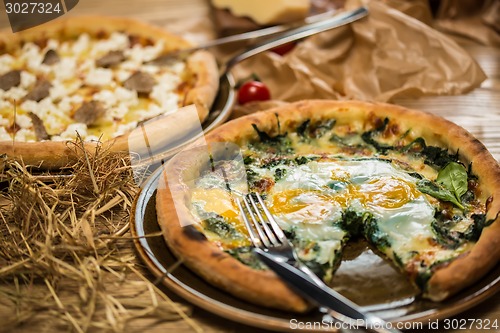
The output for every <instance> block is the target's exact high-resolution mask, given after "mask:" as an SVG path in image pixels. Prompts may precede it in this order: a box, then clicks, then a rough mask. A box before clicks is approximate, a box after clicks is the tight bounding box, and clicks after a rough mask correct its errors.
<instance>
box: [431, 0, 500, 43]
mask: <svg viewBox="0 0 500 333" xmlns="http://www.w3.org/2000/svg"><path fill="white" fill-rule="evenodd" d="M434 25H435V27H436V28H437V29H439V30H442V31H445V32H447V33H450V34H456V35H459V36H461V37H466V38H469V39H472V40H474V41H476V42H479V43H481V44H484V45H490V46H497V47H499V46H500V1H498V0H442V1H441V4H440V7H439V10H438V12H437V15H436V21H435V24H434Z"/></svg>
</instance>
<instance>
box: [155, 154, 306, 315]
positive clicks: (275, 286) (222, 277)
mask: <svg viewBox="0 0 500 333" xmlns="http://www.w3.org/2000/svg"><path fill="white" fill-rule="evenodd" d="M201 155H203V152H201V153H200V154H196V152H195V151H192V154H191V155H190V156H187V157H186V158H183V159H182V160H179V159H177V160H174V161H172V163H171V165H169V172H168V174H169V175H170V177H171V178H170V182H169V183H168V184H169V186H167V185H166V183H165V177H166V172H165V171H164V173H163V177H162V179H161V180H160V185H159V187H158V192H157V195H156V209H157V216H158V223H159V225H160V227H161V229H162V231H163V236H164V238H165V240H166V242H167V244H168V246H169V248H170V249H171V250H172V252H174V254H175V255H176V256H177V257H178V258H181V259H182V261H183V262H184V263H185V264H186V265H187V266H188V267H189V268H191V269H192V270H193V271H194V272H196V273H197V274H199V275H200V276H202V277H203V278H204V279H205V280H207V281H208V282H210V283H211V284H213V285H215V286H217V287H219V288H221V289H223V290H225V291H228V292H230V293H231V294H233V295H235V296H237V297H239V298H241V299H244V300H247V301H249V302H252V303H254V304H259V305H263V306H266V307H271V308H277V309H282V310H287V311H293V312H304V311H306V310H307V309H309V308H310V305H309V304H308V303H306V302H305V301H304V300H303V299H302V298H301V297H299V296H297V295H296V294H295V293H294V292H292V291H291V290H290V289H289V288H288V287H287V286H286V285H285V283H284V282H282V281H281V279H279V278H278V277H277V276H276V275H275V274H274V273H273V272H271V271H268V270H254V269H252V268H250V267H249V266H246V265H244V264H242V263H241V262H239V261H238V260H236V259H234V258H233V257H231V256H230V255H229V254H227V253H226V252H224V251H222V250H221V249H220V248H219V247H218V246H216V245H215V244H213V243H211V242H209V241H208V240H207V239H206V238H205V236H204V235H203V234H202V233H201V232H199V231H198V230H197V229H196V227H195V226H194V225H187V226H182V225H181V222H180V220H179V216H187V218H188V219H190V220H191V221H194V220H193V219H194V217H192V215H191V213H190V212H189V211H188V209H187V208H186V207H185V205H180V206H181V207H179V205H177V206H174V202H173V199H172V194H171V191H170V189H173V188H176V186H181V187H182V186H183V185H182V180H180V179H176V180H173V178H172V177H173V176H175V177H176V178H177V177H178V176H181V175H182V176H181V177H187V178H188V179H191V178H190V177H193V176H196V174H195V173H196V170H195V169H196V168H194V169H193V168H192V166H193V165H198V166H199V163H200V162H199V160H198V161H197V159H198V158H199V157H200V156H201ZM172 170H174V171H173V172H172ZM181 170H182V171H181ZM184 196H185V198H184V200H183V202H184V203H187V201H188V200H189V198H188V194H186V193H185V194H184ZM176 209H177V210H176ZM263 281H264V282H265V283H262V282H263Z"/></svg>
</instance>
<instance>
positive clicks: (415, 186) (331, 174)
mask: <svg viewBox="0 0 500 333" xmlns="http://www.w3.org/2000/svg"><path fill="white" fill-rule="evenodd" d="M206 140H207V143H208V145H209V146H212V147H215V146H216V145H217V143H221V144H222V143H231V144H235V145H236V146H238V147H239V149H240V151H241V158H239V159H238V158H234V156H233V157H224V156H223V155H221V156H222V157H221V158H219V157H217V158H215V155H214V154H213V153H205V154H204V153H203V152H202V150H203V148H197V150H198V151H199V152H192V151H190V152H187V154H184V155H183V156H182V158H174V159H172V160H171V161H170V163H169V164H168V165H167V168H166V169H165V170H166V171H165V172H164V174H165V176H166V177H167V178H168V183H167V182H165V180H164V183H163V186H160V188H159V190H158V193H157V202H156V205H157V211H158V221H159V224H160V226H161V227H162V230H163V234H164V237H165V239H166V242H167V244H168V246H169V247H170V248H171V249H172V251H173V252H174V253H175V254H176V255H177V256H179V257H181V258H182V260H183V262H184V263H185V264H186V265H187V266H188V267H190V268H191V269H192V270H193V271H195V272H196V273H198V274H199V275H201V276H202V277H204V278H205V279H206V280H207V281H209V282H211V283H212V284H214V285H216V286H218V287H220V288H222V289H224V290H226V291H228V292H230V293H232V294H233V295H236V296H238V297H241V298H243V299H246V300H248V301H250V302H253V303H256V304H260V305H264V306H269V307H273V308H279V309H283V310H289V311H298V312H301V311H305V310H307V309H308V304H307V302H306V301H304V300H303V299H302V298H300V297H299V296H297V295H296V294H295V293H294V292H293V291H291V290H289V289H288V288H287V286H286V284H285V283H284V282H282V281H281V280H280V279H279V278H278V277H277V276H276V275H275V274H274V273H273V272H271V271H270V270H268V269H266V267H265V266H264V265H262V264H261V263H260V262H259V261H258V260H257V259H256V258H255V257H254V255H253V254H252V252H251V242H250V240H249V237H248V234H247V231H246V230H245V228H244V226H243V222H242V220H241V218H240V215H239V212H238V209H237V205H236V199H237V198H238V197H241V195H243V194H244V193H247V192H259V193H261V194H262V195H263V196H264V198H265V201H266V202H267V206H268V207H269V209H270V211H271V212H272V213H273V214H274V216H275V219H276V220H277V222H278V223H279V224H280V226H281V227H282V229H283V230H284V231H285V233H286V235H287V237H289V239H290V241H291V242H292V243H293V244H294V246H295V248H296V251H297V254H298V256H299V257H300V258H301V259H302V261H303V262H304V263H305V264H306V265H308V266H309V267H310V268H311V269H312V270H313V271H314V272H315V273H316V274H318V276H320V277H321V278H322V279H323V280H324V281H325V282H326V283H327V284H328V282H329V281H330V280H331V279H332V276H334V274H335V270H336V268H337V266H338V264H339V261H340V259H341V257H342V251H343V249H344V246H345V245H346V244H347V243H348V242H349V241H350V240H352V239H355V238H357V237H363V238H365V239H366V240H367V241H368V243H369V244H370V245H371V246H372V247H373V249H374V251H376V253H378V254H379V255H380V256H382V257H383V258H386V260H388V261H390V262H391V263H392V264H394V266H395V267H397V269H398V270H399V271H400V272H401V274H403V275H404V276H406V278H407V279H408V280H409V281H410V282H411V283H412V284H413V285H414V286H415V287H416V288H418V289H419V290H420V292H421V295H422V297H424V298H428V299H430V300H433V301H442V300H444V299H446V298H448V297H450V296H451V295H453V294H456V293H457V292H459V291H460V290H462V289H464V288H466V287H467V286H469V285H471V284H473V283H474V282H475V281H477V280H478V279H480V278H481V277H482V276H484V275H485V274H486V273H487V272H488V271H489V270H490V269H492V267H494V266H495V265H497V263H498V262H499V259H500V221H499V218H498V215H499V211H500V167H499V165H498V163H497V161H496V160H495V159H494V158H493V157H492V156H491V155H490V153H489V152H488V151H487V150H486V148H485V147H484V146H483V145H482V144H481V143H480V142H479V141H478V140H477V139H475V138H474V137H473V136H472V135H471V134H469V133H468V132H467V131H465V130H464V129H463V128H461V127H459V126H457V125H455V124H453V123H451V122H449V121H447V120H445V119H443V118H440V117H438V116H435V115H432V114H429V113H424V112H420V111H415V110H409V109H405V108H402V107H399V106H395V105H389V104H371V103H364V102H355V101H346V102H344V101H301V102H297V103H293V104H289V105H285V106H280V107H277V108H274V109H271V110H268V111H264V112H259V113H255V114H253V115H249V116H245V117H242V118H238V119H236V120H233V121H231V122H229V123H227V124H225V125H223V126H221V127H220V128H218V129H216V130H215V131H213V132H211V133H210V134H208V135H207V137H206ZM205 149H206V148H205ZM238 161H239V162H238ZM222 169H223V170H224V172H218V170H222ZM242 179H244V180H243V181H242ZM167 184H168V186H167ZM173 189H174V190H175V191H174V192H177V194H179V193H180V194H181V195H179V196H178V198H177V200H176V202H175V204H174V201H173V199H172V198H173V197H175V196H174V195H173V194H172V193H174V192H172V190H173ZM174 206H175V207H174ZM181 220H182V221H183V223H182V225H181V223H180V221H181ZM186 221H191V223H186ZM367 279H369V277H367Z"/></svg>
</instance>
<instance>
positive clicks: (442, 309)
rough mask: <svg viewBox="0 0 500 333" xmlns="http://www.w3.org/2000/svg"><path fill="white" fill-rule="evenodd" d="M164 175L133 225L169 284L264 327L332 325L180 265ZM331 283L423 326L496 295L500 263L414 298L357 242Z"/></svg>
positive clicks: (151, 182) (391, 316)
mask: <svg viewBox="0 0 500 333" xmlns="http://www.w3.org/2000/svg"><path fill="white" fill-rule="evenodd" d="M160 175H161V169H158V170H156V171H155V172H154V173H153V174H152V175H151V177H150V178H149V179H148V180H147V181H146V183H145V184H144V186H143V189H142V191H141V193H140V194H139V195H138V197H137V200H136V205H135V209H134V212H133V213H132V214H131V221H130V225H131V230H132V234H133V236H134V239H135V245H136V249H137V251H138V254H139V255H140V257H141V258H142V259H143V261H144V262H145V263H146V265H147V266H148V268H149V269H150V270H151V272H152V273H153V274H154V275H155V276H156V277H158V278H160V279H161V281H162V283H163V284H164V285H165V286H167V287H168V288H169V289H170V290H172V291H173V292H175V293H176V294H178V295H179V296H181V297H183V298H184V299H186V300H188V301H189V302H191V303H193V304H195V305H197V306H199V307H200V308H203V309H205V310H207V311H209V312H212V313H214V314H216V315H219V316H221V317H224V318H226V319H228V320H233V321H236V322H239V323H242V324H246V325H250V326H254V327H259V328H262V329H269V330H274V331H297V330H299V328H300V326H298V325H295V326H294V325H292V323H323V322H326V323H328V321H329V320H330V318H329V317H325V315H324V314H323V313H321V312H320V311H318V310H313V311H311V312H309V313H306V314H299V315H298V314H293V313H288V312H283V311H279V310H273V309H266V308H263V307H259V306H256V305H253V304H249V303H247V302H245V301H243V300H240V299H238V298H236V297H233V296H232V295H230V294H228V293H226V292H224V291H222V290H220V289H218V288H216V287H213V286H212V285H210V284H208V283H207V282H205V281H204V280H203V279H202V278H200V277H199V276H197V275H196V274H195V273H193V272H192V271H190V270H189V269H188V268H187V267H185V266H184V265H182V264H180V265H178V263H179V261H178V259H177V258H175V256H174V255H173V254H172V253H171V251H170V250H169V248H168V246H167V244H166V243H165V241H164V239H163V237H162V236H161V235H158V233H159V231H160V227H159V226H158V224H157V219H156V209H155V194H156V188H157V186H158V181H159V178H160ZM148 235H152V236H148ZM333 282H334V289H336V290H337V291H339V292H340V293H342V294H343V295H344V296H347V297H348V298H350V299H351V300H353V301H355V302H356V303H358V304H359V305H361V306H362V307H363V308H364V309H365V310H367V311H372V312H373V313H374V314H376V315H377V316H379V317H381V318H383V319H385V320H387V321H389V322H392V323H395V322H401V323H406V322H418V323H421V324H422V325H423V326H425V325H427V324H428V323H429V322H430V321H431V320H436V319H443V318H448V317H451V316H454V315H456V314H458V313H461V312H463V311H465V310H467V309H470V308H471V307H473V306H475V305H477V304H479V303H480V302H482V301H484V300H486V299H487V298H488V297H491V296H493V295H494V294H495V293H496V292H497V291H499V290H500V265H498V266H497V267H496V268H494V269H493V270H492V271H491V272H490V273H489V274H487V275H486V276H485V277H484V278H483V279H482V280H480V281H479V282H478V283H476V284H475V285H474V286H472V287H470V288H468V289H466V290H464V291H463V292H461V293H459V294H458V295H456V296H454V297H452V298H451V299H449V300H447V301H445V302H441V303H434V302H431V301H428V300H424V299H421V298H419V297H418V296H416V291H415V290H413V289H412V287H411V286H409V284H408V282H407V281H406V280H405V279H404V277H402V276H401V275H400V274H399V273H398V272H397V271H396V269H395V268H394V267H392V266H391V264H390V263H388V262H387V261H386V260H383V259H381V258H380V257H379V256H378V255H376V254H374V253H373V252H372V251H371V249H370V248H369V246H368V245H367V244H366V243H364V242H363V241H359V242H357V243H354V244H353V245H352V246H348V247H347V248H346V250H345V253H344V255H343V258H342V263H341V265H340V267H339V269H338V270H337V272H336V274H335V280H334V281H333ZM305 327H306V328H307V326H305ZM304 330H306V331H311V332H324V331H332V332H334V331H336V328H335V325H334V324H329V325H322V326H321V325H319V327H316V328H314V327H313V328H311V329H304Z"/></svg>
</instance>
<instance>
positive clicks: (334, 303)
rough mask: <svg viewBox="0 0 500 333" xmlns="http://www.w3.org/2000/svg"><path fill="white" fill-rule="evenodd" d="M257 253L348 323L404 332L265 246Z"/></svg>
mask: <svg viewBox="0 0 500 333" xmlns="http://www.w3.org/2000/svg"><path fill="white" fill-rule="evenodd" d="M253 252H254V253H255V254H256V255H257V256H258V257H259V259H260V260H262V262H263V263H264V264H266V265H267V266H268V267H269V268H270V269H272V270H273V271H274V272H275V273H276V274H277V275H278V276H279V277H280V278H282V279H283V281H285V282H286V283H288V284H289V285H290V286H291V287H292V288H293V289H294V290H296V291H297V292H298V293H300V294H301V295H302V296H304V297H305V298H307V299H308V300H310V301H311V302H313V303H315V304H317V305H321V306H325V307H327V308H329V309H331V310H332V311H334V312H335V313H336V314H340V315H342V316H343V317H344V318H342V319H341V320H342V321H344V322H348V323H350V324H351V325H353V326H354V327H356V326H357V327H359V326H362V327H365V328H366V329H368V330H371V331H374V332H379V333H398V332H399V333H401V331H399V330H397V329H394V328H392V324H391V323H387V322H385V321H384V320H382V319H381V318H378V317H377V316H375V315H372V314H370V313H365V312H363V311H362V310H361V308H360V307H359V306H358V305H356V304H355V303H354V302H352V301H350V300H349V299H347V298H346V297H344V296H342V295H341V294H339V293H338V292H336V291H335V290H333V289H331V288H329V287H328V286H327V285H326V284H323V285H319V284H318V283H317V282H314V281H313V280H311V279H310V278H309V277H308V276H307V275H306V274H305V273H304V272H302V271H301V270H300V269H298V268H296V267H294V266H292V265H289V264H287V263H284V262H281V261H279V260H277V259H276V258H275V257H274V256H273V255H271V254H269V253H267V252H266V251H265V250H263V249H259V248H254V249H253Z"/></svg>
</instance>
